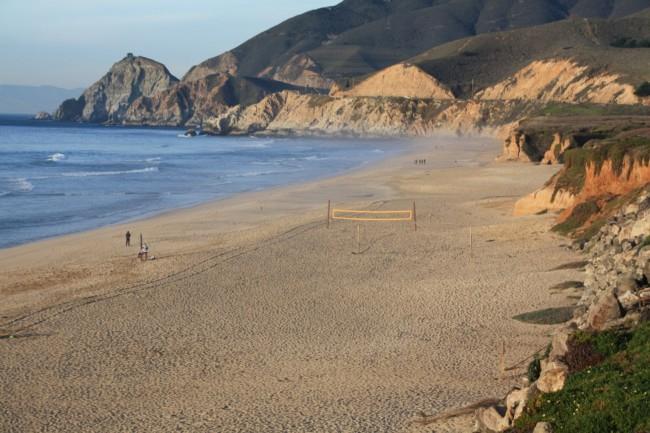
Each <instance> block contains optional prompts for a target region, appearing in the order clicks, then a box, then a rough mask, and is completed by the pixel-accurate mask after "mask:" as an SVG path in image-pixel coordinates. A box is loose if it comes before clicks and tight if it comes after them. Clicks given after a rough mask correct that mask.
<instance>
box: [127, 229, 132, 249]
mask: <svg viewBox="0 0 650 433" xmlns="http://www.w3.org/2000/svg"><path fill="white" fill-rule="evenodd" d="M126 246H127V247H130V246H131V232H130V231H128V230H127V232H126Z"/></svg>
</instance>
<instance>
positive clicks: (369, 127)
mask: <svg viewBox="0 0 650 433" xmlns="http://www.w3.org/2000/svg"><path fill="white" fill-rule="evenodd" d="M536 108H539V107H538V106H537V105H536V103H534V102H532V101H529V102H525V103H522V102H520V101H451V100H439V99H426V100H425V99H408V98H388V97H386V98H380V97H345V96H343V97H331V96H325V95H305V94H300V93H297V92H290V91H285V92H281V93H277V94H273V95H270V96H267V97H266V98H264V99H263V100H262V101H260V102H259V103H257V104H253V105H250V106H248V107H242V106H237V107H233V108H231V109H230V110H228V111H227V112H226V113H225V114H223V115H221V116H218V117H216V118H213V119H210V120H208V121H207V122H206V126H207V128H208V129H209V130H210V131H211V132H212V133H214V134H233V135H237V134H253V133H262V134H281V135H286V134H297V135H368V136H411V137H415V136H428V135H432V134H434V133H435V132H439V131H447V132H449V131H451V132H459V131H461V132H464V133H491V134H498V133H499V132H500V131H501V129H502V128H503V126H504V125H509V124H510V123H511V122H513V121H514V120H516V119H517V118H519V116H522V115H523V114H524V113H526V112H530V111H533V110H534V109H536Z"/></svg>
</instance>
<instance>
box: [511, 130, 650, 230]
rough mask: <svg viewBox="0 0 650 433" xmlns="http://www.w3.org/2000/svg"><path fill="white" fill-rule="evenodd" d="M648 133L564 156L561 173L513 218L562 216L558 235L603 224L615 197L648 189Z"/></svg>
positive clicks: (625, 136) (518, 205) (627, 135)
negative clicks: (547, 213) (554, 213)
mask: <svg viewBox="0 0 650 433" xmlns="http://www.w3.org/2000/svg"><path fill="white" fill-rule="evenodd" d="M649 131H650V130H648V129H639V130H633V131H627V132H624V133H621V134H619V135H618V136H616V137H614V138H609V139H604V140H592V141H590V142H589V143H587V144H585V146H583V147H582V148H575V149H571V150H569V151H567V152H566V154H565V165H564V167H563V168H562V170H560V172H558V174H557V175H555V176H554V177H553V178H552V179H551V180H550V181H549V182H548V183H547V184H546V185H545V186H544V187H542V188H541V189H540V190H538V191H535V192H534V193H532V194H530V195H529V196H526V197H524V198H522V199H521V200H519V201H518V202H517V203H516V205H515V210H514V212H515V214H516V215H526V214H533V213H539V212H544V211H561V212H562V213H561V214H560V217H559V221H558V223H559V224H558V226H557V229H558V230H559V231H561V232H563V233H583V232H585V230H586V227H593V222H594V221H596V220H601V221H602V220H603V219H604V218H607V217H608V216H609V212H610V211H611V209H612V206H613V205H615V204H616V202H617V200H619V198H620V197H625V196H626V195H628V194H631V193H634V191H636V190H637V189H638V188H642V187H644V186H645V185H647V184H648V183H650V132H649Z"/></svg>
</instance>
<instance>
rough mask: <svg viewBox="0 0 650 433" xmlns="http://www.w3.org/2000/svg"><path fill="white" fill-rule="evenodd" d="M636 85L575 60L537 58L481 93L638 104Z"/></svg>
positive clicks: (495, 96)
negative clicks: (596, 70)
mask: <svg viewBox="0 0 650 433" xmlns="http://www.w3.org/2000/svg"><path fill="white" fill-rule="evenodd" d="M634 91H635V89H634V87H633V86H632V85H630V84H624V83H622V82H621V81H620V77H619V76H618V75H615V74H607V73H597V72H594V71H592V70H590V68H589V67H587V66H582V65H579V64H577V63H576V62H575V61H573V60H565V59H553V60H537V61H534V62H532V63H530V64H529V65H528V66H526V67H525V68H523V69H521V70H520V71H519V72H517V73H516V74H514V75H512V76H511V77H509V78H507V79H506V80H504V81H502V82H500V83H498V84H495V85H494V86H491V87H489V88H487V89H485V90H483V91H481V92H479V93H478V94H477V97H478V98H479V99H491V100H494V99H537V100H541V101H558V102H571V103H577V102H591V103H597V104H638V103H639V101H640V99H639V97H637V96H636V95H635V94H634Z"/></svg>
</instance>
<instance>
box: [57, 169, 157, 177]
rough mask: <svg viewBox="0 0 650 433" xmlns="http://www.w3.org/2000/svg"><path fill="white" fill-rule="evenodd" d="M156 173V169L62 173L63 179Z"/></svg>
mask: <svg viewBox="0 0 650 433" xmlns="http://www.w3.org/2000/svg"><path fill="white" fill-rule="evenodd" d="M156 171H158V167H146V168H140V169H135V170H122V171H73V172H69V173H62V174H61V175H62V176H65V177H89V176H116V175H119V174H137V173H152V172H156Z"/></svg>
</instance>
